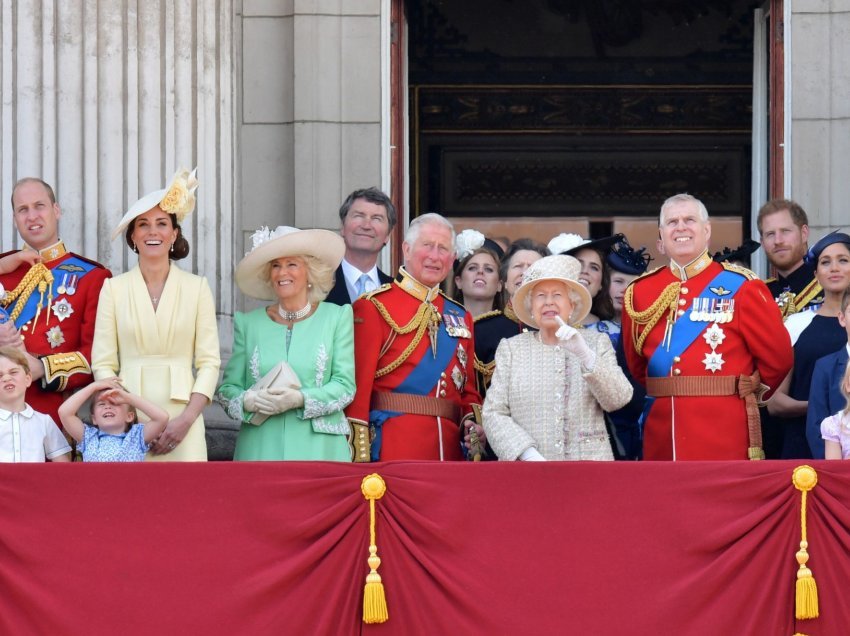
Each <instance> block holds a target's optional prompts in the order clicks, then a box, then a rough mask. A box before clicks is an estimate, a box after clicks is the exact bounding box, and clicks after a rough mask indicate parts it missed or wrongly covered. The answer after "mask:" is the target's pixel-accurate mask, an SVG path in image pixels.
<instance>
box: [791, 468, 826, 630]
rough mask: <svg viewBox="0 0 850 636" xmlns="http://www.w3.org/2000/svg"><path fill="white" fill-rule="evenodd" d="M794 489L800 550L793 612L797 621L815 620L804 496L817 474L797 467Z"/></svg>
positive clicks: (815, 596) (814, 586)
mask: <svg viewBox="0 0 850 636" xmlns="http://www.w3.org/2000/svg"><path fill="white" fill-rule="evenodd" d="M791 481H792V483H793V484H794V487H795V488H797V490H799V491H800V492H801V497H800V550H799V551H798V552H797V554H796V557H797V563H799V565H800V568H799V569H798V570H797V585H796V589H795V612H794V615H795V616H796V617H797V618H798V619H801V620H803V619H808V618H817V617H818V616H819V614H820V612H819V608H818V586H817V583H815V577H814V575H813V574H812V571H811V570H810V569H809V567H808V566H807V565H806V564H807V563H808V561H809V552H808V549H809V542H808V537H807V535H806V496H807V495H808V493H809V491H810V490H812V489H813V488H814V487H815V486H816V485H817V483H818V474H817V472H815V469H814V468H812V467H811V466H807V465H804V466H798V467H797V468H795V469H794V474H793V475H792V477H791Z"/></svg>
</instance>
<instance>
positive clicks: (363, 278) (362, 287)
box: [355, 274, 370, 298]
mask: <svg viewBox="0 0 850 636" xmlns="http://www.w3.org/2000/svg"><path fill="white" fill-rule="evenodd" d="M369 280H370V279H369V276H368V275H367V274H360V278H358V279H357V287H356V289H355V291H356V292H357V297H358V298H360V296H362V295H363V294H364V293H365V292H366V291H368V290H367V289H366V285H367V283H368V282H369Z"/></svg>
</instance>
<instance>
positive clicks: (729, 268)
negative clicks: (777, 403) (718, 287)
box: [720, 261, 758, 280]
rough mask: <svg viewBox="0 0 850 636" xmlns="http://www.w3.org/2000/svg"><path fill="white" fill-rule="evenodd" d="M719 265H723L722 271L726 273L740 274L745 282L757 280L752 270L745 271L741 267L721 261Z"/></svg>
mask: <svg viewBox="0 0 850 636" xmlns="http://www.w3.org/2000/svg"><path fill="white" fill-rule="evenodd" d="M720 264H721V265H723V269H725V270H726V271H727V272H735V273H736V274H740V275H741V276H743V277H744V278H746V279H747V280H756V279H757V278H758V276H757V275H756V273H755V272H754V271H753V270H751V269H747V268H746V267H744V266H743V265H738V264H736V263H729V262H728V261H723V262H722V263H720Z"/></svg>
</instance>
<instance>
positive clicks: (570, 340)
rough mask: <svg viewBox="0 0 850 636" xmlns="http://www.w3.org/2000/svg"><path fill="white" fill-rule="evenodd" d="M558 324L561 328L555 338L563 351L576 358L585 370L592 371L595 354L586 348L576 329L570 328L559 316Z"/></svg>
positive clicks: (585, 343)
mask: <svg viewBox="0 0 850 636" xmlns="http://www.w3.org/2000/svg"><path fill="white" fill-rule="evenodd" d="M558 322H560V323H561V326H560V327H558V331H556V332H555V336H556V337H557V338H558V340H560V341H561V342H563V343H564V349H566V350H567V351H569V352H570V353H571V354H572V355H574V356H575V357H577V358H578V359H579V361H581V365H582V366H583V367H584V368H585V369H587V370H588V371H590V370H592V369H593V365H594V364H596V353H595V352H594V351H592V350H591V348H590V347H588V346H587V342H586V341H585V339H584V338H583V337H582V335H581V334H580V333H579V332H578V329H575V328H574V327H570V326H569V325H568V324H567V323H565V322H564V321H563V320H562V319H561V317H560V316H558Z"/></svg>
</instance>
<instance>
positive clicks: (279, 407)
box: [266, 387, 304, 414]
mask: <svg viewBox="0 0 850 636" xmlns="http://www.w3.org/2000/svg"><path fill="white" fill-rule="evenodd" d="M266 393H268V396H269V399H270V400H271V403H272V404H273V405H274V411H273V414H274V413H284V412H286V411H289V410H291V409H297V408H299V407H301V406H304V395H303V394H302V393H301V391H299V390H298V389H290V388H288V387H287V388H283V389H268V390H267V391H266Z"/></svg>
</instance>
